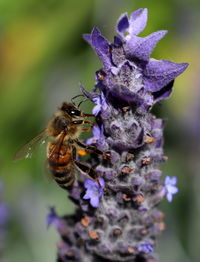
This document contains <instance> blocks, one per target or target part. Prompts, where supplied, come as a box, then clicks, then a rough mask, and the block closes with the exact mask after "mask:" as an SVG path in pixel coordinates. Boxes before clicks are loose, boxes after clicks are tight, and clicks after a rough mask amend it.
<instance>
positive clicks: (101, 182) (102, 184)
mask: <svg viewBox="0 0 200 262" xmlns="http://www.w3.org/2000/svg"><path fill="white" fill-rule="evenodd" d="M99 182H100V185H101V187H102V188H104V187H105V181H104V179H103V178H102V177H100V178H99Z"/></svg>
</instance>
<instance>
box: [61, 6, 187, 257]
mask: <svg viewBox="0 0 200 262" xmlns="http://www.w3.org/2000/svg"><path fill="white" fill-rule="evenodd" d="M146 22H147V9H139V10H136V11H135V12H133V13H132V14H131V16H130V18H129V17H128V16H127V14H123V15H122V16H121V17H120V18H119V20H118V21H117V25H116V31H117V36H115V37H114V41H113V43H110V42H109V41H108V40H107V39H106V38H105V37H104V36H103V35H102V34H101V32H100V31H99V29H97V28H94V29H93V30H92V32H91V34H86V35H84V39H85V40H86V41H87V42H88V43H89V44H90V45H91V47H92V48H93V49H94V51H95V52H96V54H97V55H98V57H99V58H100V60H101V62H102V64H103V67H102V68H101V69H100V70H98V71H97V72H96V84H95V87H94V92H93V93H90V92H88V91H86V90H85V89H84V88H83V86H81V90H82V92H83V94H84V95H85V96H86V97H88V98H89V99H90V100H91V101H93V102H95V103H96V106H95V107H94V109H93V113H95V114H96V115H97V114H98V117H97V124H98V127H94V129H93V137H92V138H91V139H89V140H88V141H87V143H88V144H91V143H92V144H93V145H96V147H97V148H98V149H100V150H103V151H105V152H107V151H109V152H110V155H111V158H110V159H103V158H101V157H97V156H93V155H92V156H91V158H90V159H89V160H88V162H89V163H90V165H91V166H92V167H93V168H94V169H95V170H96V172H97V173H98V175H99V181H100V183H101V185H102V187H99V185H98V183H96V182H94V181H92V180H86V181H85V176H81V177H80V180H79V181H77V183H75V184H74V187H73V188H72V190H71V191H70V192H69V196H70V199H71V200H72V201H73V202H74V203H75V205H76V212H75V214H74V215H71V216H64V217H63V218H62V217H57V218H56V219H57V221H59V224H60V223H61V221H62V222H64V225H65V226H64V228H65V230H62V232H61V231H59V232H60V234H61V237H62V239H63V240H62V241H61V242H60V243H59V248H58V261H59V262H68V261H81V262H100V261H101V262H108V261H124V262H139V261H143V262H149V261H155V260H156V258H155V257H154V255H153V254H151V253H152V252H153V249H154V247H155V241H156V238H157V236H158V235H159V234H160V232H161V231H162V230H164V222H163V221H162V219H163V214H162V212H160V211H159V210H157V209H156V206H157V205H158V203H159V202H160V201H161V200H162V199H163V197H164V196H165V194H166V192H167V197H169V199H170V198H171V197H172V194H173V193H174V192H175V191H176V190H175V189H174V187H175V184H174V183H173V182H172V183H171V182H169V181H168V183H164V182H163V180H162V178H161V171H160V170H159V164H160V163H161V162H164V161H165V160H166V157H165V156H164V153H163V120H161V119H156V117H155V116H153V115H152V114H151V113H150V109H151V108H152V106H153V105H154V104H155V103H156V102H158V101H161V100H163V99H166V98H168V97H169V96H170V94H171V92H172V87H173V82H174V79H175V78H176V77H177V76H178V75H180V74H181V73H182V72H183V71H184V70H185V69H186V68H187V66H188V64H186V63H179V64H178V63H174V62H170V61H166V60H155V59H153V58H150V55H151V52H152V51H153V49H154V47H155V46H156V44H157V43H158V41H159V40H160V39H161V38H162V37H164V35H165V34H166V31H158V32H155V33H152V34H150V35H149V36H146V37H139V36H138V34H139V33H140V32H141V31H142V30H143V29H144V28H145V26H146ZM97 91H99V93H98V92H97ZM102 181H104V182H102ZM104 186H105V188H104ZM85 189H86V192H85ZM88 199H89V200H90V203H89V201H88ZM93 207H95V208H93ZM63 232H64V233H63Z"/></svg>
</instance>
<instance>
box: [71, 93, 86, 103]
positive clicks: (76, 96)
mask: <svg viewBox="0 0 200 262" xmlns="http://www.w3.org/2000/svg"><path fill="white" fill-rule="evenodd" d="M80 96H84V95H83V94H80V95H77V96H74V97H72V98H71V102H72V104H73V105H76V104H75V102H74V101H73V100H74V99H76V98H77V97H80Z"/></svg>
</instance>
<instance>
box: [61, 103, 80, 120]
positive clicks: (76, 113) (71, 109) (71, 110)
mask: <svg viewBox="0 0 200 262" xmlns="http://www.w3.org/2000/svg"><path fill="white" fill-rule="evenodd" d="M60 110H61V111H62V112H64V113H67V114H68V115H69V116H70V117H73V118H77V117H80V116H82V112H81V111H80V110H79V109H78V108H77V107H76V106H75V105H73V104H72V103H66V102H64V103H63V104H62V106H61V108H60Z"/></svg>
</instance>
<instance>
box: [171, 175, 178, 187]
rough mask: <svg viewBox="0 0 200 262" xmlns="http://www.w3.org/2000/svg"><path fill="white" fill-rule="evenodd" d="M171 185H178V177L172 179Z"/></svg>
mask: <svg viewBox="0 0 200 262" xmlns="http://www.w3.org/2000/svg"><path fill="white" fill-rule="evenodd" d="M170 182H171V185H176V183H177V177H176V176H173V177H172V178H171V181H170Z"/></svg>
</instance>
